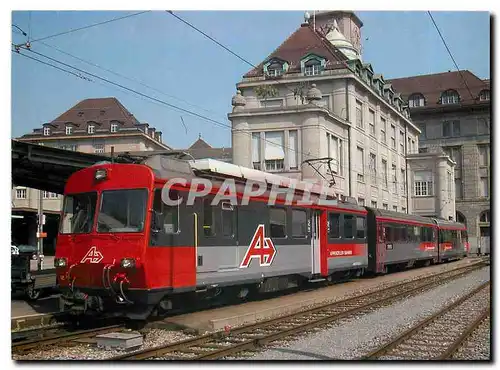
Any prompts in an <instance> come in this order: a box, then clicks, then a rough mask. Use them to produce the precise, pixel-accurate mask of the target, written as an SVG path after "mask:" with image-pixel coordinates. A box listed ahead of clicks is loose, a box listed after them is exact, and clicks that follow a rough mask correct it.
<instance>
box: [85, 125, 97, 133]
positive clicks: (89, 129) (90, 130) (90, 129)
mask: <svg viewBox="0 0 500 370" xmlns="http://www.w3.org/2000/svg"><path fill="white" fill-rule="evenodd" d="M94 132H95V126H94V125H89V127H88V128H87V133H89V134H93V133H94Z"/></svg>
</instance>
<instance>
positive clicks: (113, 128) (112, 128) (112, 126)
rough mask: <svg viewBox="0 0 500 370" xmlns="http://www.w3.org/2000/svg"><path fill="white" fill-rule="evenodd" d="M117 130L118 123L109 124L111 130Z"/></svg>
mask: <svg viewBox="0 0 500 370" xmlns="http://www.w3.org/2000/svg"><path fill="white" fill-rule="evenodd" d="M117 131H118V125H117V124H116V123H112V124H111V132H117Z"/></svg>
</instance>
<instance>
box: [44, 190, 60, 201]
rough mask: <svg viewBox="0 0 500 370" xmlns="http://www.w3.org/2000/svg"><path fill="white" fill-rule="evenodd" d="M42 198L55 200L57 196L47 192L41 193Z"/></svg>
mask: <svg viewBox="0 0 500 370" xmlns="http://www.w3.org/2000/svg"><path fill="white" fill-rule="evenodd" d="M42 198H43V199H55V198H57V194H56V193H51V192H49V191H44V192H43V193H42Z"/></svg>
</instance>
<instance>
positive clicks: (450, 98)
mask: <svg viewBox="0 0 500 370" xmlns="http://www.w3.org/2000/svg"><path fill="white" fill-rule="evenodd" d="M459 101H460V97H459V95H458V93H457V92H456V91H455V90H448V91H445V92H444V93H442V94H441V104H457V103H458V102H459Z"/></svg>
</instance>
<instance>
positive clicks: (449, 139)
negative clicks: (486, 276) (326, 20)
mask: <svg viewBox="0 0 500 370" xmlns="http://www.w3.org/2000/svg"><path fill="white" fill-rule="evenodd" d="M463 79H465V81H466V82H467V87H465V86H464V83H463ZM391 83H392V84H393V85H395V86H396V87H397V88H398V89H399V90H400V91H402V93H403V95H404V96H405V97H408V98H410V100H411V97H412V96H415V95H416V94H417V93H420V90H422V91H425V92H426V93H422V95H423V96H424V97H425V99H424V100H423V101H422V102H423V103H424V104H421V105H419V106H418V107H412V108H410V109H411V116H412V120H413V122H415V123H416V124H417V126H418V127H419V128H420V129H421V131H422V133H421V134H420V140H419V151H420V152H421V153H445V154H447V155H449V156H450V157H451V158H452V159H453V161H455V162H456V167H455V179H454V181H455V194H456V198H455V202H456V220H457V221H459V222H464V223H466V224H467V230H468V234H469V241H470V243H471V251H472V252H475V251H476V250H477V248H478V246H479V245H480V244H481V243H482V244H483V248H482V249H483V250H484V249H485V248H486V244H489V235H490V230H489V228H490V219H489V217H490V216H489V215H490V207H491V202H490V200H491V198H490V195H491V191H492V187H491V170H490V153H491V152H490V150H491V149H490V125H491V120H490V113H491V104H490V92H489V89H490V83H489V80H482V79H480V78H478V77H477V76H475V75H474V74H472V73H471V72H469V71H461V74H459V73H458V72H447V73H440V74H437V75H427V76H414V77H408V78H402V79H397V80H392V81H391ZM450 90H451V91H455V92H456V93H457V96H458V99H457V100H456V102H455V103H454V104H444V103H445V102H443V101H442V100H440V97H442V96H443V93H444V92H445V91H450Z"/></svg>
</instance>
